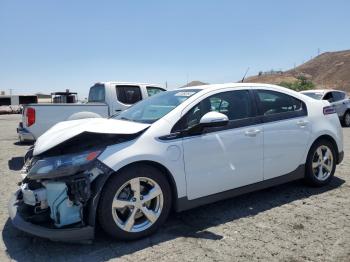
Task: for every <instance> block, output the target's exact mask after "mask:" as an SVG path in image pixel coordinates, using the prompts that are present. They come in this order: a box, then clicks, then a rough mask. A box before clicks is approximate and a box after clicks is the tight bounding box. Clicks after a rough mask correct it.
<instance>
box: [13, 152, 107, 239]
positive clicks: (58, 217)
mask: <svg viewBox="0 0 350 262" xmlns="http://www.w3.org/2000/svg"><path fill="white" fill-rule="evenodd" d="M69 151H72V150H69ZM102 152H103V148H102V149H101V148H99V149H93V150H86V151H84V152H80V153H70V154H64V155H60V156H51V155H52V152H50V154H49V155H43V156H39V157H35V156H34V157H33V158H31V159H28V160H27V162H26V165H25V167H24V169H23V170H22V172H23V174H22V175H23V177H24V179H23V181H22V182H20V183H19V185H20V189H19V190H18V191H17V192H16V193H15V195H14V196H13V197H12V199H11V201H10V203H9V214H10V217H11V219H12V222H13V224H14V225H15V226H16V227H17V228H19V229H21V230H23V231H25V232H28V233H30V234H33V235H37V236H40V237H44V238H49V239H51V240H55V241H65V242H66V241H72V242H76V241H79V242H81V241H90V240H92V239H93V238H94V226H95V214H96V208H97V203H98V198H99V194H100V191H101V188H102V185H103V184H104V182H105V181H106V179H107V178H108V176H109V175H110V173H111V172H112V170H111V169H110V168H108V167H107V166H105V165H104V164H103V163H101V162H100V161H99V160H98V159H97V157H98V156H99V155H100V154H101V153H102ZM56 153H57V152H56Z"/></svg>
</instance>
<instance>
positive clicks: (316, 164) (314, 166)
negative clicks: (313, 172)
mask: <svg viewBox="0 0 350 262" xmlns="http://www.w3.org/2000/svg"><path fill="white" fill-rule="evenodd" d="M319 166H320V164H319V163H318V162H312V168H313V169H314V168H317V167H319Z"/></svg>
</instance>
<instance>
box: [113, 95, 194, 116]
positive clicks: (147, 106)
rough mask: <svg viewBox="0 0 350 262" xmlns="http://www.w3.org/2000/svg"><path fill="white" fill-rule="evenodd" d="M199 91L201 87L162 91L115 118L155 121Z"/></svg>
mask: <svg viewBox="0 0 350 262" xmlns="http://www.w3.org/2000/svg"><path fill="white" fill-rule="evenodd" d="M199 91H201V89H187V90H186V91H179V90H175V91H166V92H161V93H159V94H157V95H154V96H152V97H150V98H148V99H146V100H142V101H140V102H139V103H137V104H135V105H134V106H132V107H130V108H129V109H127V110H125V111H123V112H122V113H120V114H119V115H117V116H114V117H113V118H115V119H122V120H128V121H134V122H141V123H153V122H155V121H157V120H158V119H160V118H162V117H163V116H165V115H166V114H167V113H169V112H170V111H171V110H173V109H174V108H176V107H177V106H178V105H180V104H181V103H182V102H184V101H185V100H186V99H188V98H189V97H191V96H192V95H194V94H195V93H197V92H199Z"/></svg>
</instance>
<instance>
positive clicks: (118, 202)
mask: <svg viewBox="0 0 350 262" xmlns="http://www.w3.org/2000/svg"><path fill="white" fill-rule="evenodd" d="M163 202H164V197H163V192H162V189H161V188H160V186H159V185H158V184H157V183H156V182H155V181H154V180H152V179H150V178H146V177H137V178H133V179H131V180H129V181H128V182H126V183H125V184H123V185H122V186H121V187H120V188H119V189H118V191H117V192H116V194H115V196H114V198H113V202H112V216H113V219H114V221H115V223H116V224H117V226H118V227H119V228H120V229H122V230H124V231H127V232H141V231H144V230H146V229H148V228H149V227H151V226H152V225H153V224H154V223H155V222H156V221H157V219H158V218H159V216H160V215H161V213H162V208H163Z"/></svg>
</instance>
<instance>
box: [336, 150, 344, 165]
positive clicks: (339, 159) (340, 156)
mask: <svg viewBox="0 0 350 262" xmlns="http://www.w3.org/2000/svg"><path fill="white" fill-rule="evenodd" d="M343 159H344V151H341V152H340V153H339V154H338V159H337V164H340V163H341V162H342V161H343Z"/></svg>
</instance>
